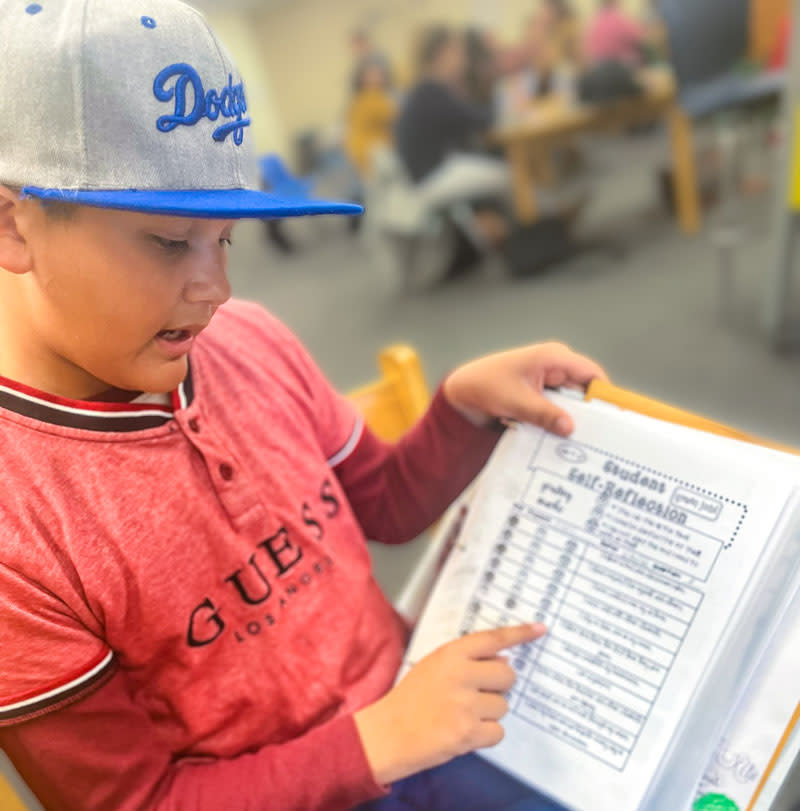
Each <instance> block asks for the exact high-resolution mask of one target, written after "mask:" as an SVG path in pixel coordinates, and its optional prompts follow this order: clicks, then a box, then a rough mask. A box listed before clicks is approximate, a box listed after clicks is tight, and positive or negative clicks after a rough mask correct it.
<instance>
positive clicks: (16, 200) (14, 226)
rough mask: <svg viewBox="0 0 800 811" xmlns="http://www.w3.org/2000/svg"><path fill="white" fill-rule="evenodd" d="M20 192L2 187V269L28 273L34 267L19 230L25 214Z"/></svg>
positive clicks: (0, 252)
mask: <svg viewBox="0 0 800 811" xmlns="http://www.w3.org/2000/svg"><path fill="white" fill-rule="evenodd" d="M22 209H23V200H21V199H20V196H19V192H16V191H14V190H13V189H10V188H8V186H2V185H0V269H3V270H7V271H10V272H11V273H28V272H29V271H30V270H31V269H32V267H33V257H32V255H31V250H30V247H29V245H28V243H27V241H26V239H25V237H24V236H23V235H22V233H21V232H20V229H19V220H20V217H21V215H22V214H23V210H22Z"/></svg>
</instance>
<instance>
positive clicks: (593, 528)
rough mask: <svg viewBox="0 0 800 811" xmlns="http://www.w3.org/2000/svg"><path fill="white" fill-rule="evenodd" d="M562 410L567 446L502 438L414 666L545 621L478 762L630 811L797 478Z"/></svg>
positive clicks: (523, 436)
mask: <svg viewBox="0 0 800 811" xmlns="http://www.w3.org/2000/svg"><path fill="white" fill-rule="evenodd" d="M556 399H558V400H559V403H560V404H561V405H563V406H564V407H565V408H567V409H568V410H569V411H570V412H571V413H572V415H573V416H574V418H575V422H576V431H575V433H574V435H573V436H572V437H571V438H570V439H569V440H564V439H560V438H558V437H555V436H553V435H550V434H546V433H544V432H542V431H539V430H537V429H533V428H531V427H518V428H517V429H515V430H514V431H512V432H510V434H511V435H510V436H507V437H505V438H504V440H503V443H502V445H501V447H500V448H499V449H498V452H497V453H496V454H495V456H494V457H493V459H492V461H491V462H490V464H489V467H488V468H487V471H486V473H485V474H484V476H483V477H482V480H481V484H480V485H479V486H478V488H477V490H476V494H475V496H474V499H473V503H472V505H471V507H470V512H469V515H468V518H467V521H466V524H465V526H464V528H463V530H462V533H461V536H460V540H459V543H458V544H457V546H456V548H455V549H454V551H453V553H452V554H451V556H450V558H449V560H448V562H447V565H446V566H445V568H444V570H443V572H442V574H441V576H440V578H439V581H438V583H437V586H436V588H435V589H434V592H433V594H432V596H431V598H430V600H429V603H428V606H427V607H426V610H425V612H424V613H423V616H422V619H421V622H420V625H419V627H418V630H417V633H416V634H415V636H414V639H413V640H412V644H411V646H410V648H409V652H408V657H407V665H409V666H410V665H412V664H413V663H414V662H415V661H418V660H419V659H420V658H422V657H423V656H424V655H426V654H427V653H428V652H430V651H431V650H433V649H434V648H436V647H438V646H439V645H441V644H443V643H444V642H446V641H448V640H450V639H454V638H456V637H457V636H459V635H460V634H463V633H469V632H471V631H477V630H481V629H484V628H490V627H497V626H501V625H508V624H513V623H518V622H530V621H532V620H538V621H541V622H544V623H545V624H546V625H547V626H548V628H549V632H548V634H547V636H546V637H544V638H543V639H542V640H538V641H536V642H534V643H531V644H529V645H526V646H522V647H520V648H516V649H514V650H513V651H510V652H509V658H510V661H511V663H512V665H513V667H514V669H515V670H516V672H517V683H516V685H515V687H514V689H513V691H512V692H511V694H510V696H509V700H510V708H511V709H510V712H509V715H508V716H507V717H506V719H504V726H505V729H506V738H505V740H504V741H503V742H502V743H501V744H500V745H499V746H497V747H495V748H494V749H492V750H489V751H487V752H485V754H486V756H487V757H488V758H489V759H491V760H492V761H494V762H496V763H497V764H498V765H500V766H502V767H503V768H504V769H507V770H508V771H511V772H512V773H515V774H516V775H517V776H519V777H520V778H521V779H523V780H525V781H527V782H529V783H531V784H532V785H535V786H536V787H537V788H539V789H540V790H542V791H544V792H545V793H547V794H550V795H552V796H553V797H554V798H555V799H557V800H559V801H560V802H562V803H564V804H565V805H567V806H568V807H573V808H575V809H580V811H584V810H585V811H589V810H590V809H591V811H635V810H636V809H640V808H641V807H642V803H643V802H644V800H645V797H647V796H648V790H649V789H650V786H651V782H652V780H653V777H654V775H655V774H656V773H657V772H658V770H659V765H660V764H662V762H663V759H664V758H665V756H666V755H667V753H669V752H670V751H671V746H672V743H673V740H674V738H675V732H676V730H678V729H679V728H680V725H681V723H682V720H683V719H684V715H685V713H686V711H687V708H689V707H690V706H691V702H692V698H693V696H694V695H695V693H696V691H697V690H698V689H700V687H701V686H702V684H703V678H704V676H705V674H706V672H707V671H708V669H709V668H710V667H711V666H712V665H713V662H714V661H715V655H716V654H717V652H718V646H719V645H720V644H723V643H724V642H725V641H726V640H729V639H730V629H731V628H732V627H733V626H735V623H736V622H737V611H741V610H742V606H745V605H747V602H748V600H749V598H750V596H751V595H752V594H753V589H754V588H755V587H756V584H757V583H758V578H759V574H760V572H761V570H762V568H763V566H762V563H763V561H766V560H768V559H769V557H770V556H769V554H768V553H769V551H770V549H771V548H772V547H771V544H774V543H777V540H776V537H777V536H773V529H774V528H775V526H776V524H777V522H778V519H779V517H780V516H782V515H784V513H785V510H786V508H787V505H788V504H791V503H792V502H793V496H794V493H795V490H796V481H795V479H794V477H793V476H789V475H785V474H786V472H787V471H788V470H790V466H785V467H784V468H783V469H782V474H783V475H777V476H776V475H775V470H774V469H771V468H770V458H769V456H768V455H765V454H759V453H755V452H754V453H753V454H751V455H749V454H748V450H747V448H746V447H744V446H738V447H737V446H736V445H735V444H734V443H726V442H720V443H718V445H719V446H718V447H716V446H715V443H713V442H712V443H697V444H694V443H693V442H692V441H691V440H692V435H691V432H686V431H684V430H679V431H676V432H675V434H674V436H672V435H671V434H670V432H669V431H663V430H660V429H659V430H656V429H652V428H651V427H649V426H648V424H647V421H645V420H631V419H629V418H628V417H627V416H626V415H624V414H622V413H619V414H616V413H612V412H610V411H606V410H602V409H598V408H596V407H594V406H592V405H590V404H585V403H582V402H576V401H573V400H567V399H563V398H562V399H559V398H556ZM778 467H780V466H778ZM764 565H765V564H764ZM726 634H727V636H726ZM720 640H722V641H720ZM716 743H717V741H716V740H711V741H710V743H709V751H708V753H707V755H708V756H710V754H711V750H713V748H714V745H715V744H716ZM701 748H702V747H701ZM697 776H698V777H699V775H697ZM693 789H694V786H693V785H688V786H687V789H686V797H687V801H688V798H689V797H690V796H691V794H692V791H693ZM651 807H652V808H655V806H653V805H652V804H651V803H650V802H648V811H650V808H651ZM670 811H680V809H678V808H675V807H673V808H671V809H670Z"/></svg>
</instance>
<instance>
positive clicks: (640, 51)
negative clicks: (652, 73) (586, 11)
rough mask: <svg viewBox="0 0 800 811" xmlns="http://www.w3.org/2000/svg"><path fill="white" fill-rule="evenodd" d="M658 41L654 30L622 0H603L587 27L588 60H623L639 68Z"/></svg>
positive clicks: (595, 61) (592, 63) (585, 43)
mask: <svg viewBox="0 0 800 811" xmlns="http://www.w3.org/2000/svg"><path fill="white" fill-rule="evenodd" d="M654 44H655V43H653V42H652V35H651V32H649V31H648V30H647V28H646V27H645V25H644V24H643V23H642V22H640V21H639V20H637V19H636V18H635V17H632V16H631V15H629V14H627V13H626V12H625V11H624V10H623V9H622V8H621V6H620V3H619V0H599V5H598V8H597V10H596V12H595V14H594V15H593V17H592V18H591V19H590V20H589V24H588V26H587V28H586V37H585V39H584V54H585V60H586V63H587V64H588V65H597V64H600V63H602V62H619V63H621V64H623V65H628V66H629V67H636V66H638V65H641V64H642V62H643V61H644V59H645V55H646V53H647V52H648V51H649V50H650V49H651V48H652V47H653V46H654Z"/></svg>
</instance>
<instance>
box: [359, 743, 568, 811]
mask: <svg viewBox="0 0 800 811" xmlns="http://www.w3.org/2000/svg"><path fill="white" fill-rule="evenodd" d="M356 811H564V808H563V806H560V805H558V804H557V803H555V802H553V800H548V799H547V798H546V797H544V796H543V795H541V794H539V792H538V791H534V790H533V789H532V788H529V787H528V786H525V785H523V784H522V783H520V782H519V781H518V780H516V779H515V778H514V777H511V776H510V775H508V774H506V773H505V772H502V771H500V770H499V769H497V768H496V767H495V766H493V765H492V764H491V763H489V762H488V761H487V760H484V759H483V758H481V757H478V756H477V755H464V756H463V757H459V758H456V759H455V760H451V761H450V762H449V763H445V764H444V765H443V766H437V767H436V768H435V769H428V771H425V772H420V773H419V774H415V775H412V776H411V777H406V778H405V780H399V781H398V782H397V783H395V784H394V785H393V786H392V792H391V794H389V795H388V796H386V797H383V798H382V799H380V800H373V801H372V802H369V803H365V804H364V805H360V806H359V807H358V809H356Z"/></svg>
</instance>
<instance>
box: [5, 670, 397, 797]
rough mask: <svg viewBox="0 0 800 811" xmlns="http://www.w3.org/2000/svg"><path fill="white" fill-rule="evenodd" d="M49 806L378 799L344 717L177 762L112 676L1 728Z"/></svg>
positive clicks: (120, 681) (379, 790)
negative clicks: (246, 747)
mask: <svg viewBox="0 0 800 811" xmlns="http://www.w3.org/2000/svg"><path fill="white" fill-rule="evenodd" d="M0 747H2V748H3V749H4V750H5V751H6V753H7V754H8V755H9V757H10V758H11V760H12V761H13V762H14V764H15V765H16V767H17V769H18V770H19V772H20V774H21V775H22V776H23V778H24V779H25V780H26V782H27V783H28V785H30V787H31V788H32V789H33V791H34V792H35V793H36V794H37V796H38V797H39V799H40V800H41V802H42V803H43V805H44V806H45V808H47V809H48V811H109V809H114V811H142V809H147V811H219V809H222V808H225V809H230V811H264V809H266V808H275V809H278V808H279V809H281V811H291V810H292V809H298V811H299V809H302V810H303V811H336V809H348V808H352V807H353V806H354V805H358V804H359V803H362V802H365V801H367V800H369V799H372V798H374V797H377V796H380V795H381V794H382V793H383V791H384V790H383V789H382V788H381V787H380V786H378V785H377V784H376V783H375V780H374V778H373V777H372V773H371V771H370V768H369V765H368V763H367V760H366V757H365V755H364V752H363V749H362V747H361V741H360V738H359V737H358V732H357V730H356V726H355V722H354V721H353V718H352V716H342V717H339V718H336V719H334V720H332V721H329V722H327V723H324V724H322V725H320V726H318V727H315V728H314V729H312V730H311V731H309V732H308V733H306V734H305V735H303V736H301V737H299V738H296V739H294V740H290V741H286V742H285V743H282V744H277V745H269V746H264V747H262V748H260V749H256V750H254V751H252V752H250V753H247V754H242V755H239V756H238V757H235V758H230V759H227V760H224V759H223V760H211V759H208V760H206V759H203V758H199V757H193V758H187V759H185V760H182V759H180V758H178V759H175V758H173V757H172V756H171V753H170V752H169V750H168V749H167V747H166V746H165V745H164V744H163V743H162V742H161V741H160V739H159V736H158V734H157V732H156V729H155V727H154V725H153V723H152V721H151V720H150V719H149V717H148V716H147V715H146V713H144V712H143V711H142V710H141V709H140V708H139V707H138V706H137V705H136V704H135V703H134V701H133V700H132V699H131V697H130V694H129V691H128V688H127V684H126V680H125V676H124V674H123V673H122V672H117V673H116V674H115V675H114V676H113V677H112V678H111V679H110V680H109V681H108V682H107V683H106V684H105V685H103V686H102V687H100V688H99V689H97V690H96V691H95V692H93V693H91V694H89V695H88V696H85V697H84V698H82V699H81V700H80V701H77V702H76V703H74V704H71V705H69V706H67V707H64V708H62V709H60V710H57V711H55V712H52V713H49V714H48V715H45V716H42V717H40V718H35V719H33V720H31V721H27V722H25V723H22V724H18V725H14V726H10V727H6V728H3V729H1V730H0Z"/></svg>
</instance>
